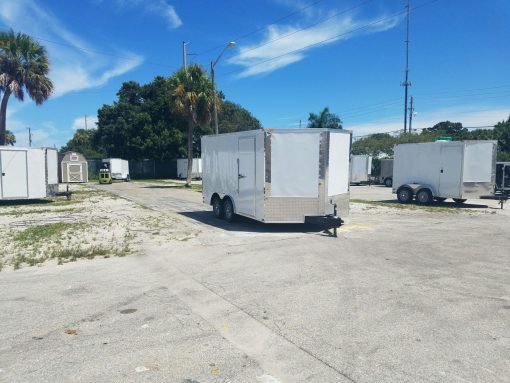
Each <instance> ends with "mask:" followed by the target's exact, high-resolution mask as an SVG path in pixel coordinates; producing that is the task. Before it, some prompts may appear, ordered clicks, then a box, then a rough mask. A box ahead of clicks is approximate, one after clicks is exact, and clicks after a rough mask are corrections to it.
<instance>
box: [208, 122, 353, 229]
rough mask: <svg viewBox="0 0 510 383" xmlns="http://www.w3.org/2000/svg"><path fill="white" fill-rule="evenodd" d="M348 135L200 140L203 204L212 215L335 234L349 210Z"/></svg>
mask: <svg viewBox="0 0 510 383" xmlns="http://www.w3.org/2000/svg"><path fill="white" fill-rule="evenodd" d="M350 146H351V132H350V131H346V130H328V129H259V130H252V131H246V132H238V133H226V134H220V135H215V136H204V137H202V160H203V173H202V183H203V199H204V203H207V204H211V205H212V206H213V212H214V215H215V216H216V217H218V218H225V219H226V220H231V219H232V218H233V216H234V215H235V214H239V215H242V216H245V217H249V218H252V219H255V220H257V221H260V222H266V223H304V222H306V223H314V224H317V225H320V226H321V227H323V228H325V229H327V228H336V227H339V226H340V225H341V224H342V222H343V221H342V220H341V219H340V218H339V217H338V216H337V210H338V212H340V213H341V214H348V210H349V153H350Z"/></svg>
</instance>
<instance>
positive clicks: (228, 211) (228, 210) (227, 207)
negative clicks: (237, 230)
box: [223, 197, 235, 222]
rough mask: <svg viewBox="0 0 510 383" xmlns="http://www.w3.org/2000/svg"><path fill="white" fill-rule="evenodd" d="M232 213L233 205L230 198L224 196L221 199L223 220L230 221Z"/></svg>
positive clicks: (232, 216) (232, 217)
mask: <svg viewBox="0 0 510 383" xmlns="http://www.w3.org/2000/svg"><path fill="white" fill-rule="evenodd" d="M234 215H235V213H234V205H233V204H232V201H231V200H230V198H228V197H225V199H224V200H223V218H225V221H227V222H232V220H233V219H234Z"/></svg>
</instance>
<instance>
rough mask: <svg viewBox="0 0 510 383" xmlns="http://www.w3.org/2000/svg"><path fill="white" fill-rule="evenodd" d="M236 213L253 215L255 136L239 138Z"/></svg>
mask: <svg viewBox="0 0 510 383" xmlns="http://www.w3.org/2000/svg"><path fill="white" fill-rule="evenodd" d="M238 161H239V162H238V169H239V171H238V191H239V194H238V199H237V206H236V210H237V213H239V214H243V215H247V216H250V217H255V197H256V184H255V174H256V168H255V167H256V165H255V164H256V163H255V137H243V138H239V160H238Z"/></svg>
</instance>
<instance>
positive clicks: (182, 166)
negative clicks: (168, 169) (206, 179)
mask: <svg viewBox="0 0 510 383" xmlns="http://www.w3.org/2000/svg"><path fill="white" fill-rule="evenodd" d="M187 176H188V159H187V158H178V159H177V178H180V179H184V178H186V177H187ZM191 178H202V159H201V158H193V164H192V165H191Z"/></svg>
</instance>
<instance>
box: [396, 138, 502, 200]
mask: <svg viewBox="0 0 510 383" xmlns="http://www.w3.org/2000/svg"><path fill="white" fill-rule="evenodd" d="M496 147H497V141H436V142H428V143H419V144H401V145H397V146H395V150H394V152H395V156H394V157H395V158H394V163H393V193H397V198H398V200H399V201H400V202H403V203H407V202H411V201H412V200H413V198H414V197H416V202H418V203H421V204H428V203H430V202H432V200H434V199H435V200H436V201H444V200H445V199H447V198H453V200H454V201H455V202H458V203H462V202H465V201H466V199H467V198H477V197H479V196H481V195H485V194H489V193H491V192H492V190H493V185H494V182H495V174H496Z"/></svg>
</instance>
